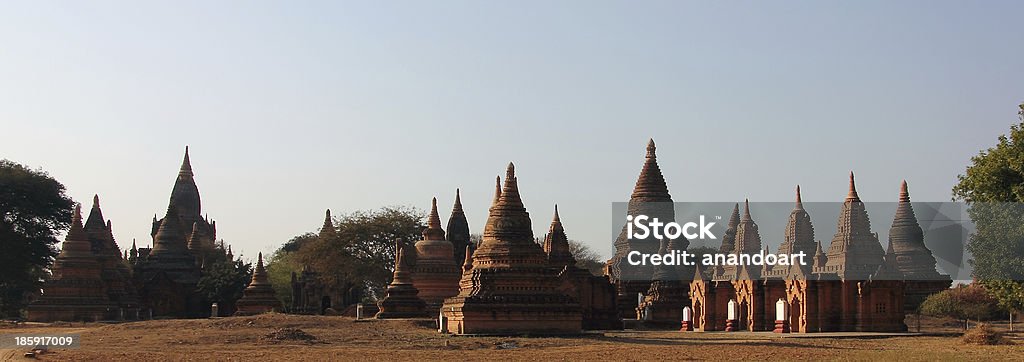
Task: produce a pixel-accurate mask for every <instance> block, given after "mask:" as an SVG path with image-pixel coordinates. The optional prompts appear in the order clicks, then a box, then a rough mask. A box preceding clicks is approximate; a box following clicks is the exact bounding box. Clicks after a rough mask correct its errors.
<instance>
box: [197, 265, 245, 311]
mask: <svg viewBox="0 0 1024 362" xmlns="http://www.w3.org/2000/svg"><path fill="white" fill-rule="evenodd" d="M251 280H252V264H249V263H245V262H243V261H242V260H227V258H225V259H222V260H218V261H215V262H213V263H212V264H207V265H206V267H205V268H203V274H202V276H201V277H200V278H199V284H198V285H197V289H198V290H199V293H201V294H202V295H203V296H204V297H206V299H207V300H209V301H210V302H212V303H217V304H218V305H219V306H221V310H222V311H224V312H222V313H229V312H231V311H233V310H234V305H235V302H236V301H238V299H240V298H242V291H243V290H245V287H246V286H248V285H249V282H250V281H251Z"/></svg>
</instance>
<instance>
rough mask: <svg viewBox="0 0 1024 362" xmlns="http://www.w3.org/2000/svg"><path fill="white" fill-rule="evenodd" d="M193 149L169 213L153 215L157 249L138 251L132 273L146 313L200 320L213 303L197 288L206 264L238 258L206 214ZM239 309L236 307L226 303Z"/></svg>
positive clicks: (230, 308)
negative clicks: (161, 216)
mask: <svg viewBox="0 0 1024 362" xmlns="http://www.w3.org/2000/svg"><path fill="white" fill-rule="evenodd" d="M194 176H195V174H194V173H193V171H192V163H191V161H190V160H189V153H188V147H186V148H185V157H184V159H183V160H182V162H181V167H180V169H179V170H178V177H177V178H176V179H175V181H174V187H173V189H172V190H171V197H170V202H169V203H168V206H167V211H166V212H165V213H164V217H163V218H160V219H157V218H156V217H155V216H154V217H153V231H152V237H153V247H152V248H142V249H138V250H136V247H135V246H134V245H133V248H132V251H131V254H132V255H133V257H132V258H131V259H130V262H131V265H132V276H133V279H134V284H135V286H136V289H137V290H138V293H139V297H140V299H141V303H142V305H143V306H144V307H145V309H146V314H147V315H146V316H144V318H150V317H175V318H198V317H206V316H209V315H210V312H211V310H210V304H211V301H210V300H207V299H206V298H205V297H203V296H202V295H201V294H200V293H199V292H198V290H197V287H198V282H199V279H200V277H201V276H202V272H203V268H205V267H206V266H208V265H212V264H214V263H217V262H224V261H230V260H233V259H234V255H233V254H232V253H231V247H230V246H225V244H224V243H223V241H222V242H220V243H216V242H215V241H214V240H215V239H216V235H217V224H216V222H214V221H210V220H209V219H208V218H206V217H205V216H202V215H201V211H202V204H201V202H200V196H199V188H198V187H197V186H196V182H195V178H194ZM220 311H221V312H222V313H228V314H230V313H233V312H234V306H233V305H222V306H220Z"/></svg>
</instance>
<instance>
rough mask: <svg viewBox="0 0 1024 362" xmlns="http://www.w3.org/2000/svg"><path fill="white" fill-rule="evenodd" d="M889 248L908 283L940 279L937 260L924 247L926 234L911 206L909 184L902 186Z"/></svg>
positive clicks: (891, 229) (890, 231)
mask: <svg viewBox="0 0 1024 362" xmlns="http://www.w3.org/2000/svg"><path fill="white" fill-rule="evenodd" d="M889 245H890V247H891V248H892V249H893V251H894V252H895V254H896V260H897V261H898V263H897V265H898V266H899V270H900V271H901V272H902V273H903V274H904V275H905V276H906V277H907V278H908V279H937V278H940V274H939V272H938V271H936V269H935V257H934V256H933V255H932V252H931V250H928V247H927V246H925V245H924V231H922V230H921V226H920V225H919V224H918V222H917V215H915V214H914V206H913V205H911V204H910V192H909V191H908V190H907V182H906V181H903V183H902V184H901V185H900V195H899V204H898V205H897V207H896V216H895V217H894V218H893V221H892V227H891V228H889ZM946 278H947V279H948V278H949V277H948V276H946Z"/></svg>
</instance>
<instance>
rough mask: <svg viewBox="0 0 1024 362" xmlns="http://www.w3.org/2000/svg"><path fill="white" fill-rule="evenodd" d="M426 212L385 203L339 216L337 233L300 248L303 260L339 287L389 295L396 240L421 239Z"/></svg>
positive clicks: (375, 295)
mask: <svg viewBox="0 0 1024 362" xmlns="http://www.w3.org/2000/svg"><path fill="white" fill-rule="evenodd" d="M424 216H425V214H424V213H423V212H422V211H421V210H418V209H416V208H409V207H383V208H380V209H377V210H368V211H356V212H353V213H350V214H345V215H341V216H339V217H337V232H336V233H335V234H334V236H333V237H330V238H326V239H322V238H319V237H317V238H315V239H312V240H310V241H309V242H307V243H305V244H303V245H302V246H301V247H299V249H298V251H296V257H297V261H298V262H299V263H300V264H302V265H309V266H310V267H311V268H312V269H313V271H315V272H317V274H318V275H319V277H320V280H321V282H322V283H324V284H325V285H326V286H329V287H331V288H332V289H335V290H344V291H348V290H351V289H353V288H359V289H362V291H364V292H366V293H358V294H362V295H367V296H369V297H370V298H371V299H376V298H378V297H380V296H382V295H383V291H384V288H385V287H387V285H388V283H390V282H391V277H392V273H393V271H394V267H395V265H394V264H395V243H396V242H399V243H402V244H403V245H408V244H411V243H414V242H416V240H419V239H420V237H421V233H422V231H423V228H424V227H425V226H424V224H423V217H424Z"/></svg>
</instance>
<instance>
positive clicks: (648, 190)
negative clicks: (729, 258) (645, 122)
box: [607, 139, 689, 319]
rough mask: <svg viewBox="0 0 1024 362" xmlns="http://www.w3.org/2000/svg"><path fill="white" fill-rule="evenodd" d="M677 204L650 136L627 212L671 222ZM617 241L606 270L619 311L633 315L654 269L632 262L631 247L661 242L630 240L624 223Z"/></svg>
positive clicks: (648, 249)
mask: <svg viewBox="0 0 1024 362" xmlns="http://www.w3.org/2000/svg"><path fill="white" fill-rule="evenodd" d="M674 207H675V205H673V204H672V195H670V194H669V192H668V185H666V183H665V177H664V176H663V175H662V173H661V168H660V167H659V166H658V156H657V147H656V146H655V144H654V140H653V139H651V140H649V141H648V143H647V153H646V155H645V156H644V166H643V168H642V169H641V170H640V176H639V177H638V178H637V180H636V185H635V186H634V187H633V194H632V195H631V196H630V199H629V204H628V206H627V210H626V214H627V215H633V216H636V215H647V216H648V217H650V218H652V219H653V218H658V220H660V221H661V222H664V223H668V222H672V221H675V209H674ZM614 245H615V254H614V255H612V258H611V259H610V260H608V263H607V274H608V276H609V278H610V279H611V281H612V282H614V283H616V285H617V287H618V307H619V311H620V313H621V314H622V316H623V317H624V318H628V319H632V318H634V317H635V316H636V307H637V305H638V301H637V295H638V294H639V293H646V292H648V289H649V287H650V285H651V280H652V278H653V277H654V271H655V269H654V267H653V266H651V265H636V266H634V265H630V264H629V263H628V260H627V257H628V255H629V253H630V252H632V251H638V252H640V253H643V254H654V253H656V252H658V249H659V248H660V243H659V241H658V240H653V239H648V240H631V239H629V237H628V235H627V232H626V225H623V227H622V231H621V232H620V233H619V236H618V238H616V239H615V244H614ZM673 246H674V247H677V248H679V249H680V250H683V249H686V248H687V247H688V246H689V241H688V240H686V239H685V238H682V237H680V238H679V239H677V240H676V243H675V245H673Z"/></svg>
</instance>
